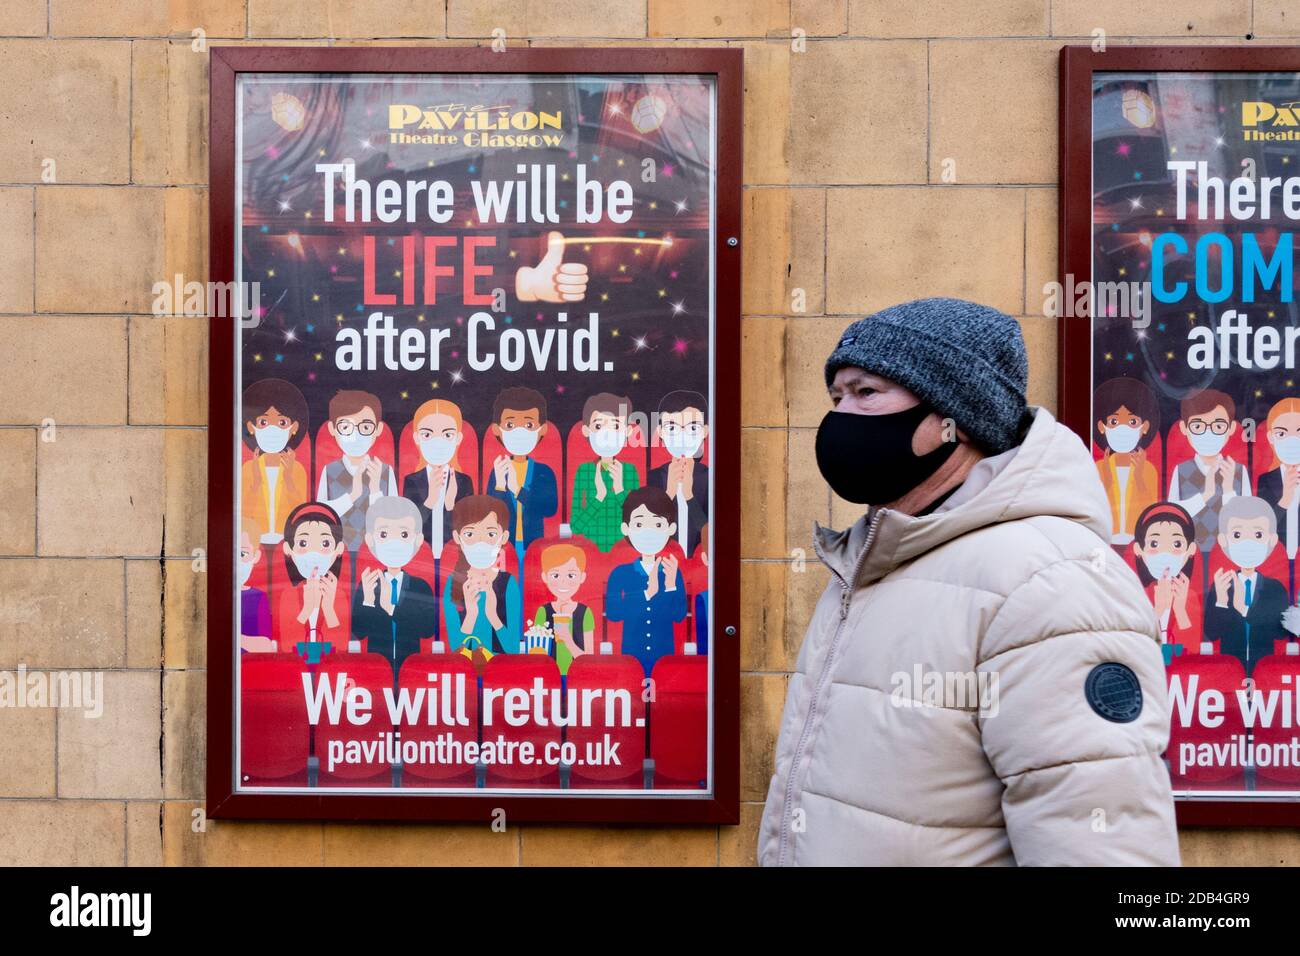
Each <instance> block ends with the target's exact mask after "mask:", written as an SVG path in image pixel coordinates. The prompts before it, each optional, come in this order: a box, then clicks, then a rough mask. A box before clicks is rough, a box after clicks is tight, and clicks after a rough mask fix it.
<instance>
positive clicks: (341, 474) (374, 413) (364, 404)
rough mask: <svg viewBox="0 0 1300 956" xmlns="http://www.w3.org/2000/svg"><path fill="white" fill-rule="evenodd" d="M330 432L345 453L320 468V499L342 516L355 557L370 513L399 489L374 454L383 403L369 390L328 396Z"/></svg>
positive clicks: (389, 470)
mask: <svg viewBox="0 0 1300 956" xmlns="http://www.w3.org/2000/svg"><path fill="white" fill-rule="evenodd" d="M329 411H330V420H329V425H328V427H329V432H330V434H331V435H332V436H334V440H335V441H336V442H338V446H339V450H340V451H342V452H343V454H342V455H341V456H340V457H339V458H338V459H337V460H336V461H332V462H330V463H329V464H328V465H326V466H325V467H324V468H322V469H321V472H320V483H319V486H318V488H317V490H316V500H317V501H321V502H324V503H325V504H327V505H329V506H330V507H331V508H333V509H334V512H335V513H336V514H338V515H339V517H340V518H342V519H343V542H344V544H346V545H347V547H348V552H349V553H350V554H352V555H353V556H354V557H355V556H356V553H357V550H358V549H359V548H360V547H361V542H362V541H363V540H364V539H365V536H366V512H367V511H368V510H369V508H370V503H371V502H372V501H374V500H375V499H376V498H379V497H382V496H383V495H396V494H397V478H396V477H395V476H394V475H393V469H392V468H390V467H388V465H387V464H385V463H384V462H383V461H381V460H380V459H379V458H377V457H375V456H374V455H372V454H370V449H371V448H372V447H373V446H374V444H375V442H376V441H377V440H378V439H379V436H380V435H382V434H383V432H384V422H383V417H382V416H383V413H384V412H383V407H382V406H381V405H380V403H379V398H378V397H377V396H375V395H372V394H370V393H369V392H361V391H353V390H344V391H340V392H338V393H337V394H335V396H334V397H333V398H331V399H330V408H329Z"/></svg>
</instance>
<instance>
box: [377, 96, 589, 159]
mask: <svg viewBox="0 0 1300 956" xmlns="http://www.w3.org/2000/svg"><path fill="white" fill-rule="evenodd" d="M388 142H389V143H390V144H392V145H395V146H406V145H426V146H466V147H469V148H470V149H483V148H489V149H491V148H500V147H512V148H524V149H547V148H555V147H558V146H561V145H563V143H564V119H563V114H562V113H561V112H559V111H556V112H553V113H551V112H546V111H542V110H517V109H514V108H513V107H509V106H482V105H479V106H467V105H464V104H460V103H450V104H446V105H443V106H433V107H423V108H422V107H419V106H413V105H411V104H406V103H394V104H392V105H391V106H389V107H388Z"/></svg>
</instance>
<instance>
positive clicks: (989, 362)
mask: <svg viewBox="0 0 1300 956" xmlns="http://www.w3.org/2000/svg"><path fill="white" fill-rule="evenodd" d="M850 366H856V367H858V368H861V369H865V370H866V371H868V372H873V373H875V374H876V375H880V376H883V377H884V378H887V379H889V380H890V381H891V382H897V383H898V384H899V385H902V386H903V387H904V388H906V389H908V390H909V391H911V392H913V393H915V394H916V396H917V397H918V398H920V399H921V401H923V402H926V403H927V404H929V405H931V406H932V407H933V408H934V409H935V411H937V412H939V413H940V414H941V415H943V416H945V417H949V418H951V419H952V420H953V421H954V422H956V424H957V427H958V428H960V429H961V430H962V431H964V432H965V433H966V434H967V435H969V436H970V437H971V440H972V441H973V442H975V444H977V445H979V446H981V447H982V448H984V449H985V450H986V451H988V452H991V453H993V454H998V453H999V452H1003V451H1006V450H1007V449H1008V448H1011V447H1013V446H1014V445H1016V444H1018V442H1019V440H1020V439H1019V433H1020V423H1021V419H1022V418H1023V417H1024V415H1025V409H1026V406H1025V389H1026V387H1027V386H1028V382H1029V360H1028V358H1027V356H1026V354H1025V340H1024V337H1023V336H1022V335H1021V333H1020V324H1019V323H1018V322H1017V321H1016V320H1015V319H1013V318H1012V317H1011V316H1009V315H1006V314H1005V313H1003V312H999V311H998V310H997V309H991V308H989V307H988V306H985V305H977V304H975V303H974V302H966V301H963V300H962V299H916V300H915V301H913V302H904V303H903V304H902V305H894V306H890V307H889V308H887V309H882V310H881V311H879V312H877V313H876V314H875V315H869V316H867V317H866V318H865V319H859V320H858V321H857V322H854V323H853V324H852V325H850V326H849V327H848V328H847V329H845V330H844V334H843V335H842V336H840V342H839V344H838V345H837V346H835V351H833V352H832V353H831V357H830V358H829V359H827V360H826V385H827V387H829V386H830V384H831V382H832V381H833V380H834V378H835V373H836V372H838V371H839V370H840V369H842V368H848V367H850Z"/></svg>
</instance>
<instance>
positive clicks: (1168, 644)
mask: <svg viewBox="0 0 1300 956" xmlns="http://www.w3.org/2000/svg"><path fill="white" fill-rule="evenodd" d="M1135 532H1136V538H1135V540H1134V541H1133V553H1134V554H1135V555H1137V559H1138V560H1137V574H1138V580H1140V581H1141V582H1142V587H1143V588H1144V589H1145V590H1146V594H1147V598H1148V599H1149V600H1150V601H1151V605H1152V606H1153V607H1154V608H1155V610H1156V618H1157V620H1158V621H1159V622H1160V643H1161V644H1162V645H1163V646H1164V648H1165V663H1166V664H1168V663H1169V661H1170V660H1172V659H1173V658H1174V657H1176V656H1177V655H1179V654H1183V653H1192V654H1195V653H1197V652H1198V651H1199V650H1200V645H1201V623H1202V615H1201V599H1200V597H1199V596H1198V594H1197V589H1196V588H1195V587H1194V586H1193V585H1192V583H1191V578H1192V573H1193V572H1192V564H1193V561H1194V560H1195V555H1196V553H1197V551H1196V528H1195V526H1194V524H1193V523H1192V518H1191V515H1189V514H1188V513H1187V512H1186V511H1185V510H1184V509H1183V508H1182V507H1181V506H1179V505H1176V504H1174V503H1173V502H1169V501H1161V502H1158V503H1156V504H1154V505H1151V506H1150V507H1149V508H1147V509H1145V510H1144V511H1143V512H1142V514H1141V515H1139V516H1138V520H1137V526H1136V529H1135Z"/></svg>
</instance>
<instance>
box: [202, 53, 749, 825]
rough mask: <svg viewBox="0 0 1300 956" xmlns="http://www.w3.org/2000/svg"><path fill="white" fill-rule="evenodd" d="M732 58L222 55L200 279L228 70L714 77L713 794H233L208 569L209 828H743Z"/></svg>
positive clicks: (213, 357)
mask: <svg viewBox="0 0 1300 956" xmlns="http://www.w3.org/2000/svg"><path fill="white" fill-rule="evenodd" d="M743 56H744V54H743V51H742V50H740V49H738V48H731V49H719V48H695V49H654V48H626V49H625V48H612V47H604V48H592V49H558V48H557V49H513V48H512V49H507V50H506V51H504V52H501V53H496V52H493V51H492V50H491V49H489V48H486V47H464V48H421V47H391V48H388V47H220V46H214V47H212V48H211V61H210V87H209V90H210V109H211V112H210V116H209V123H210V127H209V147H210V158H209V164H210V179H209V184H210V187H209V188H210V194H209V217H210V218H209V250H210V278H211V280H212V281H214V282H231V281H233V280H234V265H235V263H234V252H235V221H234V209H235V201H236V196H235V121H236V117H235V86H236V78H237V75H238V74H239V73H559V74H575V75H586V76H590V75H599V74H695V75H701V74H704V75H712V76H714V77H715V78H716V84H717V85H716V91H717V93H716V95H717V127H716V128H717V145H716V155H717V156H718V158H719V162H718V168H717V171H716V175H717V180H716V189H715V195H716V198H717V203H716V211H715V217H716V218H715V222H716V235H715V239H716V242H717V245H716V248H715V250H714V254H715V257H716V258H715V277H716V284H715V329H714V336H715V338H714V343H715V348H714V353H713V362H714V383H715V385H714V388H715V397H716V402H715V406H716V407H715V408H714V409H713V416H714V426H713V431H712V432H711V435H710V441H711V443H712V448H713V451H712V462H713V467H712V473H713V479H714V489H715V502H714V508H713V509H712V511H711V514H710V520H711V530H712V534H713V536H714V554H711V555H710V558H711V560H712V562H713V563H714V568H715V570H714V583H713V590H712V592H711V597H710V601H711V603H712V608H713V610H712V613H713V614H714V632H715V634H716V635H717V638H716V640H715V641H714V642H713V646H712V647H710V653H711V654H713V655H714V677H713V708H714V710H713V727H714V752H713V767H714V787H713V792H712V794H709V795H704V796H699V797H695V796H672V797H667V796H665V797H643V796H636V797H610V796H584V795H582V794H580V793H577V792H572V793H571V795H566V796H553V795H551V794H549V793H547V794H545V795H538V796H531V795H530V796H521V795H517V794H503V793H499V792H497V791H493V790H484V791H483V795H482V796H478V795H474V796H468V795H460V794H451V795H447V796H441V795H425V794H419V795H411V796H406V795H393V794H375V795H369V794H360V795H359V794H322V795H320V796H314V795H308V794H260V793H237V792H235V779H234V747H235V740H234V713H235V711H234V708H235V706H236V702H235V698H234V689H235V680H234V678H235V675H234V665H233V660H232V655H231V653H230V640H231V635H232V634H233V633H234V632H233V623H234V622H233V619H232V618H233V613H232V601H231V600H230V599H229V596H230V594H231V593H232V590H231V589H232V588H233V586H234V581H233V567H232V562H230V561H226V560H216V561H210V562H209V563H208V598H207V607H208V701H207V814H208V815H209V816H211V817H214V818H221V819H299V820H424V821H453V820H455V821H477V822H481V823H489V822H491V821H492V820H493V814H494V813H496V812H497V811H502V810H503V811H504V812H505V819H506V821H507V822H508V823H510V822H568V823H676V824H720V823H727V824H735V823H738V822H739V819H740V757H739V753H740V644H739V626H740V615H739V611H740V593H739V580H740V261H741V250H740V235H741V233H740V226H741V222H740V216H741V198H742V197H741V183H742V175H741V155H742V139H741V137H742V130H743V123H742V114H741V107H742V93H743V88H742V68H743ZM209 345H210V352H211V354H210V369H211V376H210V395H209V418H208V461H209V478H208V482H209V483H208V502H209V503H208V553H209V554H210V555H223V556H224V555H229V554H232V553H233V549H234V547H235V543H234V528H235V515H234V514H233V511H234V498H235V494H234V490H235V487H236V486H235V480H236V469H237V468H238V464H239V463H238V461H236V460H235V455H234V450H233V443H232V442H231V440H230V439H231V435H233V434H234V429H235V415H236V403H237V401H238V396H237V395H236V394H235V388H234V383H235V374H234V373H235V365H234V363H235V336H234V332H233V322H232V321H230V320H226V319H211V320H209Z"/></svg>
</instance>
